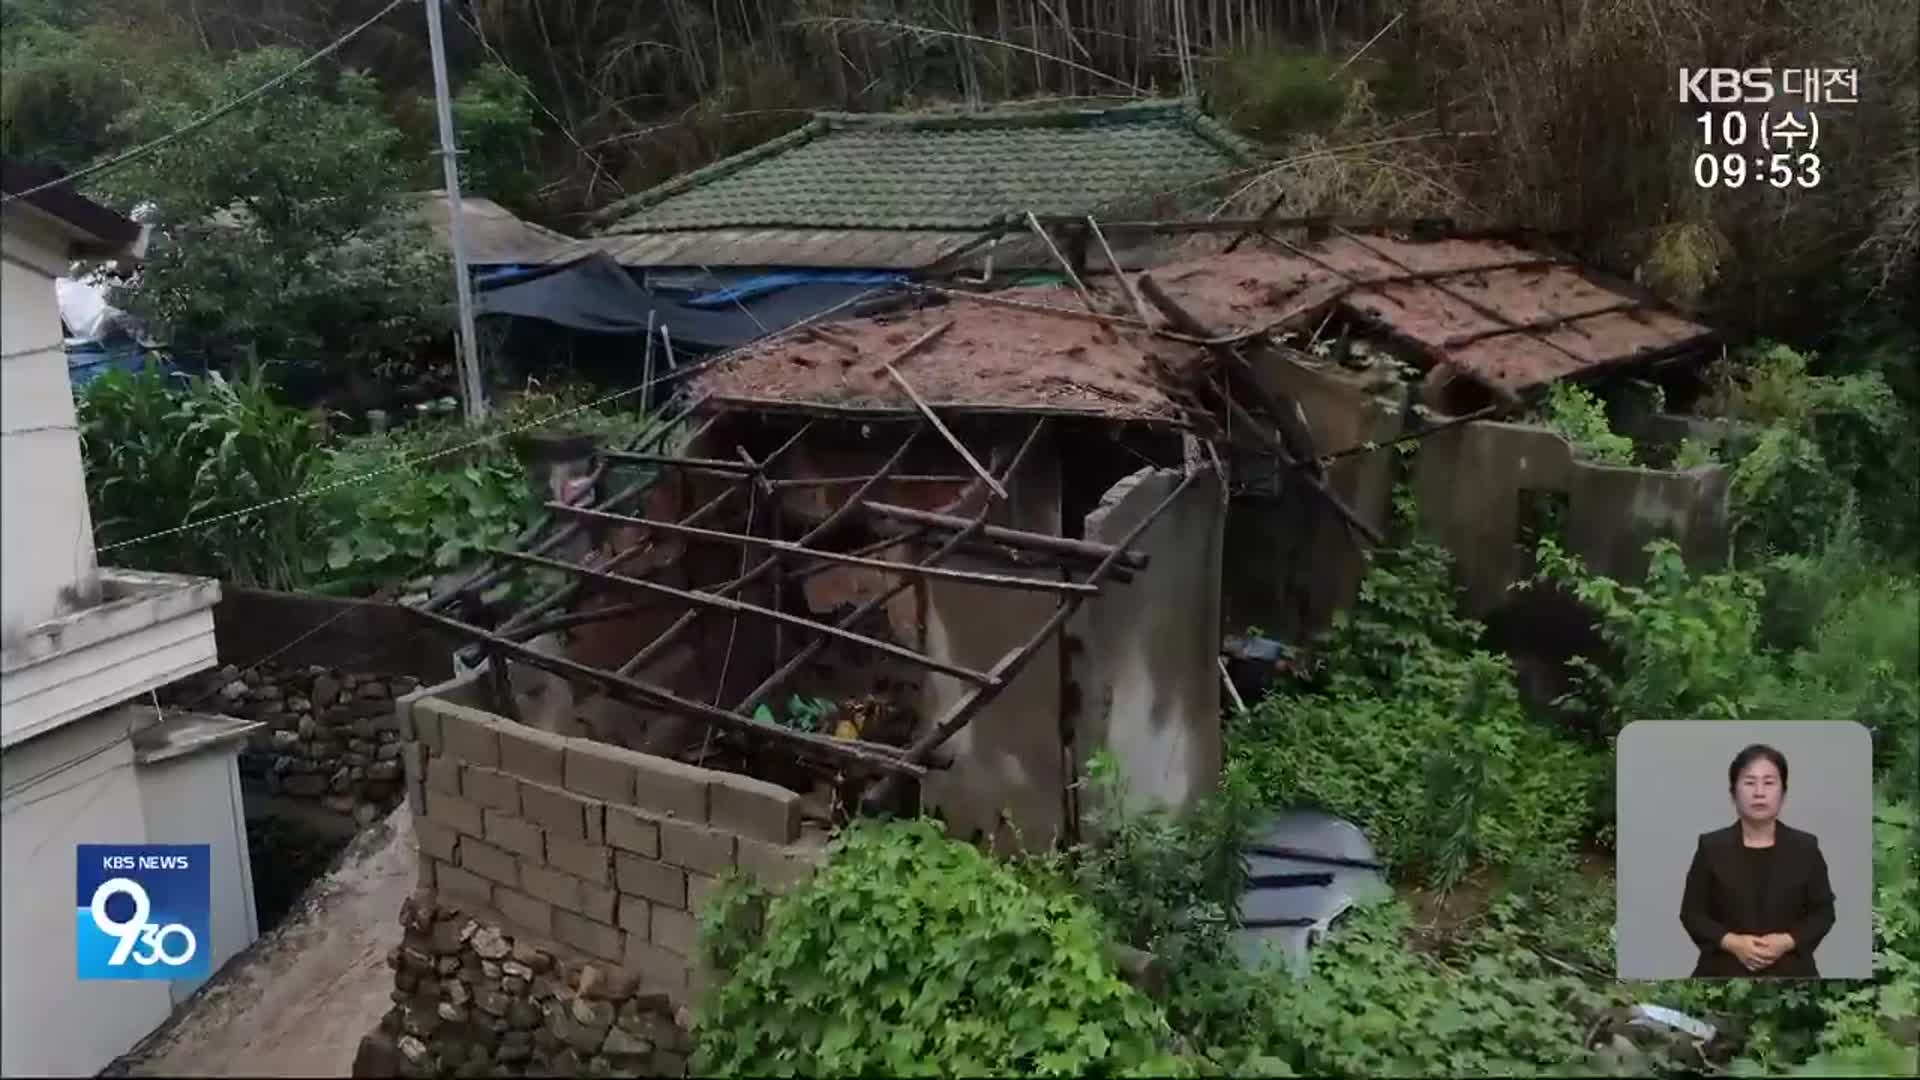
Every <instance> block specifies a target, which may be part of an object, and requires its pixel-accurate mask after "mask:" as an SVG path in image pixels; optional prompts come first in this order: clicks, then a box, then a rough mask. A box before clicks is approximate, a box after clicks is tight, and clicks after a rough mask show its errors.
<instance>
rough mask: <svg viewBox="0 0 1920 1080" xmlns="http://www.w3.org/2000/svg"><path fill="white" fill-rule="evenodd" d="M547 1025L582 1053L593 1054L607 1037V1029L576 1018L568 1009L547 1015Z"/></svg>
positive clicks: (563, 1040)
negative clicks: (584, 1022)
mask: <svg viewBox="0 0 1920 1080" xmlns="http://www.w3.org/2000/svg"><path fill="white" fill-rule="evenodd" d="M547 1026H548V1027H549V1028H550V1029H552V1031H553V1033H554V1034H555V1035H557V1036H559V1037H560V1041H561V1042H563V1043H566V1044H567V1045H568V1046H569V1047H571V1048H573V1049H574V1050H577V1051H579V1052H580V1053H582V1054H591V1053H593V1052H594V1051H595V1050H598V1049H600V1044H601V1042H603V1041H604V1040H605V1039H606V1037H607V1029H606V1028H604V1027H593V1026H591V1025H588V1024H583V1023H581V1022H579V1021H578V1020H575V1019H574V1018H573V1016H572V1015H571V1014H569V1013H568V1012H567V1011H566V1010H564V1009H562V1010H556V1011H555V1012H554V1013H553V1014H552V1015H550V1016H548V1017H547Z"/></svg>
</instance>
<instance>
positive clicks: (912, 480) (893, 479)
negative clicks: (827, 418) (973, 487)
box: [767, 473, 976, 491]
mask: <svg viewBox="0 0 1920 1080" xmlns="http://www.w3.org/2000/svg"><path fill="white" fill-rule="evenodd" d="M872 475H873V474H872V473H861V474H859V475H858V476H801V477H795V478H793V479H791V480H769V481H767V484H768V486H770V487H772V488H773V489H774V490H775V491H782V490H785V489H787V488H812V487H840V486H842V485H846V484H863V483H866V481H867V479H868V478H869V477H871V476H872ZM975 479H976V478H975V477H972V476H961V475H960V474H959V473H918V474H915V473H908V474H905V475H901V476H889V477H887V483H889V484H968V483H972V482H974V480H975Z"/></svg>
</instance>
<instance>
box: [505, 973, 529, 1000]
mask: <svg viewBox="0 0 1920 1080" xmlns="http://www.w3.org/2000/svg"><path fill="white" fill-rule="evenodd" d="M500 989H502V990H505V991H506V992H507V993H509V994H512V995H514V996H516V997H518V996H520V995H522V994H525V993H526V992H527V980H525V979H522V978H520V977H519V976H518V975H509V976H507V977H506V978H504V979H501V980H500Z"/></svg>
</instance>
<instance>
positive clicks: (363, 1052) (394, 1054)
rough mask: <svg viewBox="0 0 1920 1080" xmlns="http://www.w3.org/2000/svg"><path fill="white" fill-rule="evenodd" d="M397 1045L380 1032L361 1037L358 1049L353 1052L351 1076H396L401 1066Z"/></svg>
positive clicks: (392, 1039)
mask: <svg viewBox="0 0 1920 1080" xmlns="http://www.w3.org/2000/svg"><path fill="white" fill-rule="evenodd" d="M401 1061H403V1059H401V1057H399V1045H396V1042H394V1038H392V1036H388V1034H382V1032H376V1034H369V1036H365V1038H361V1045H359V1051H355V1053H353V1076H382V1078H384V1076H397V1074H399V1067H401Z"/></svg>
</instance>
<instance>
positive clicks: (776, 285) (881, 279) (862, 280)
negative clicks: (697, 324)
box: [686, 270, 907, 308]
mask: <svg viewBox="0 0 1920 1080" xmlns="http://www.w3.org/2000/svg"><path fill="white" fill-rule="evenodd" d="M906 283H907V276H906V275H905V274H888V273H882V272H880V271H877V270H782V271H780V272H778V273H772V274H757V275H755V276H753V277H750V278H747V279H745V280H744V281H736V282H734V283H733V284H731V285H729V286H727V287H726V288H724V289H715V290H714V291H713V292H707V293H701V294H700V295H698V296H695V297H692V298H690V299H688V300H687V301H686V305H687V306H688V307H693V308H712V307H725V306H726V305H728V304H736V303H745V302H748V301H751V300H756V299H759V298H760V297H763V296H766V295H768V294H770V293H776V292H779V291H780V290H782V289H786V288H791V287H793V286H795V285H865V286H869V287H875V286H880V287H897V286H901V285H905V284H906Z"/></svg>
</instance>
